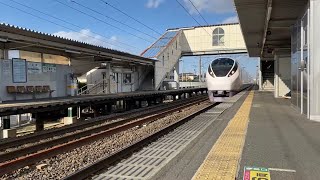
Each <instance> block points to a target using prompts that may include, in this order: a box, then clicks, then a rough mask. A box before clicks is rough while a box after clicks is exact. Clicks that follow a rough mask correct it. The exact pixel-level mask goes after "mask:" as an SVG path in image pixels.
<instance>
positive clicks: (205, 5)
mask: <svg viewBox="0 0 320 180" xmlns="http://www.w3.org/2000/svg"><path fill="white" fill-rule="evenodd" d="M191 1H192V3H193V4H194V6H195V7H196V8H197V9H198V10H199V11H200V12H209V13H230V12H234V6H233V0H191ZM184 4H185V7H187V8H188V10H189V12H190V13H192V14H196V13H197V11H196V9H195V8H194V7H193V6H192V4H191V3H190V2H189V0H184Z"/></svg>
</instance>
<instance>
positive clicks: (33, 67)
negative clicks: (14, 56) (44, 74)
mask: <svg viewBox="0 0 320 180" xmlns="http://www.w3.org/2000/svg"><path fill="white" fill-rule="evenodd" d="M41 71H42V68H41V63H38V62H28V73H29V74H40V73H41Z"/></svg>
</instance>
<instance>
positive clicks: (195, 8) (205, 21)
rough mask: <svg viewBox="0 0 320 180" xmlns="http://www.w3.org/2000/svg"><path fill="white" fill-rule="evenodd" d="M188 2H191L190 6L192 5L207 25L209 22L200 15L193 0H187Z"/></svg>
mask: <svg viewBox="0 0 320 180" xmlns="http://www.w3.org/2000/svg"><path fill="white" fill-rule="evenodd" d="M189 2H190V3H191V4H192V6H193V7H194V9H195V10H196V11H197V12H198V14H199V15H200V17H201V18H202V20H203V21H204V22H205V23H206V24H207V25H209V23H208V22H207V20H206V19H205V18H204V17H203V16H202V14H201V13H200V11H199V10H198V8H197V7H196V6H195V5H194V4H193V2H192V1H191V0H189Z"/></svg>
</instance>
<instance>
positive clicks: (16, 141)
mask: <svg viewBox="0 0 320 180" xmlns="http://www.w3.org/2000/svg"><path fill="white" fill-rule="evenodd" d="M205 97H206V96H196V97H193V98H190V99H182V100H178V101H175V102H172V103H166V104H160V105H155V106H150V107H146V108H141V109H136V110H132V111H127V112H124V113H119V114H112V115H107V116H101V117H98V118H94V119H90V120H89V121H82V122H79V123H76V124H73V125H67V126H64V127H61V128H59V129H50V130H45V131H41V132H36V133H34V134H29V135H26V136H22V137H19V138H11V139H6V140H3V141H0V154H2V153H3V152H4V151H6V150H7V149H9V148H12V147H17V146H21V145H26V144H28V143H35V142H38V141H43V140H44V139H48V138H52V137H55V136H62V135H64V134H66V133H69V132H75V131H79V130H84V129H86V128H91V127H94V126H99V125H101V124H104V123H108V122H110V121H115V120H117V119H124V118H126V119H128V116H130V117H131V118H132V119H134V118H140V117H143V116H147V115H149V114H152V113H156V112H157V111H161V110H166V109H169V108H172V107H174V106H179V105H180V104H184V103H186V102H189V101H192V100H196V99H203V98H205ZM0 162H3V160H1V157H0Z"/></svg>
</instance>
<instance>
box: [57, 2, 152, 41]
mask: <svg viewBox="0 0 320 180" xmlns="http://www.w3.org/2000/svg"><path fill="white" fill-rule="evenodd" d="M56 2H58V3H60V4H62V5H64V6H66V7H69V8H70V9H73V10H74V11H77V12H80V13H81V14H84V15H86V16H89V17H91V18H93V19H95V20H98V21H100V22H102V23H104V24H106V25H108V26H111V27H113V28H115V29H118V30H121V31H123V32H125V33H128V34H130V35H131V36H134V37H136V38H139V39H141V40H144V41H146V42H149V43H152V41H149V40H147V39H145V38H143V37H140V36H137V35H135V34H133V33H131V32H129V31H126V30H124V29H122V28H119V27H117V26H115V25H113V24H110V23H108V22H106V21H104V20H102V19H99V18H97V17H95V16H93V15H91V14H88V13H86V12H84V11H81V10H79V9H77V8H74V7H72V6H69V5H68V4H66V3H63V2H61V1H59V0H56Z"/></svg>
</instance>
